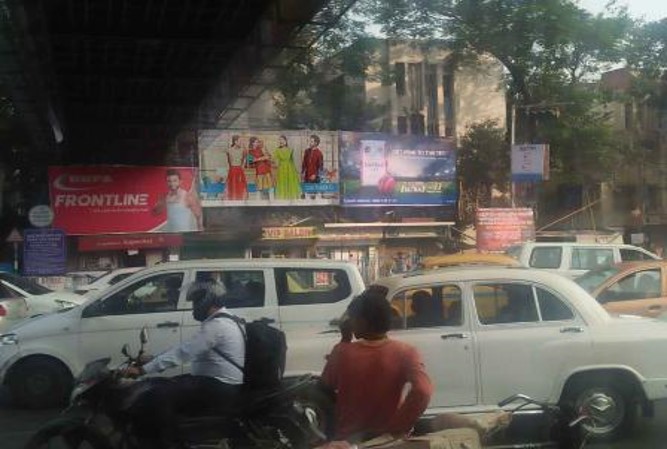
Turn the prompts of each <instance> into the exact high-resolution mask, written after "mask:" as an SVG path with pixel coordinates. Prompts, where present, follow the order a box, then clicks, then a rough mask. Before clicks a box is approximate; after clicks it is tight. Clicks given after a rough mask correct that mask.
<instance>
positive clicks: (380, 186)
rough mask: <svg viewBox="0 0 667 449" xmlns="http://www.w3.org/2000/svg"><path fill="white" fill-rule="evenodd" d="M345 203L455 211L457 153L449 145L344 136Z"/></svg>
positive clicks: (405, 138)
mask: <svg viewBox="0 0 667 449" xmlns="http://www.w3.org/2000/svg"><path fill="white" fill-rule="evenodd" d="M339 148H340V153H341V154H340V173H341V175H340V176H341V184H342V186H343V187H342V203H343V204H345V205H359V206H375V205H377V206H382V205H392V204H393V205H400V206H442V205H448V206H453V205H455V204H456V200H457V196H458V191H457V188H456V152H455V151H454V146H453V145H452V143H451V142H450V141H448V140H444V139H435V138H429V137H420V136H390V135H387V134H375V133H372V134H371V133H352V132H342V133H340V143H339Z"/></svg>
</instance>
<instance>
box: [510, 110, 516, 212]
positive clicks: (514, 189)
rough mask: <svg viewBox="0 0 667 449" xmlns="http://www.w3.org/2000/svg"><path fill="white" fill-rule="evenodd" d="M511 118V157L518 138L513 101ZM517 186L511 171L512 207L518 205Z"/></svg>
mask: <svg viewBox="0 0 667 449" xmlns="http://www.w3.org/2000/svg"><path fill="white" fill-rule="evenodd" d="M510 120H511V122H512V124H511V127H510V128H511V129H510V158H511V157H512V156H511V149H512V148H514V142H515V140H516V105H515V104H514V102H512V112H511V114H510ZM515 197H516V186H515V184H514V179H512V174H511V173H510V201H511V204H512V208H515V207H516V200H515Z"/></svg>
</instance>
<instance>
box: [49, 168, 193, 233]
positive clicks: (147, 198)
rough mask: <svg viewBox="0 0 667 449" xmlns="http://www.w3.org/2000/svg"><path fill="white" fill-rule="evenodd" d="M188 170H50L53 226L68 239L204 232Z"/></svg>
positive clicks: (190, 174)
mask: <svg viewBox="0 0 667 449" xmlns="http://www.w3.org/2000/svg"><path fill="white" fill-rule="evenodd" d="M196 184H197V169H196V168H192V167H134V166H72V167H62V166H55V167H49V193H50V196H51V207H52V208H53V211H54V215H55V218H54V223H53V225H54V227H56V228H59V229H63V230H64V231H65V232H66V233H67V234H69V235H90V234H123V233H142V232H192V231H200V230H202V229H203V218H202V209H201V203H200V201H199V197H198V194H197V185H196Z"/></svg>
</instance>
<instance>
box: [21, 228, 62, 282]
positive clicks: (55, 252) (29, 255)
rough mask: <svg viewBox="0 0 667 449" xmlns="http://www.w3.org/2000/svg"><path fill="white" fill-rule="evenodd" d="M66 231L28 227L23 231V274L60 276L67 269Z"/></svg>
mask: <svg viewBox="0 0 667 449" xmlns="http://www.w3.org/2000/svg"><path fill="white" fill-rule="evenodd" d="M66 255H67V252H66V240H65V233H64V232H63V231H61V230H60V229H50V228H47V229H26V230H25V231H24V233H23V274H24V275H25V276H58V275H62V274H65V273H66V271H67V259H66Z"/></svg>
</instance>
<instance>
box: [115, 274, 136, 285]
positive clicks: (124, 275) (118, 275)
mask: <svg viewBox="0 0 667 449" xmlns="http://www.w3.org/2000/svg"><path fill="white" fill-rule="evenodd" d="M133 274H134V273H120V274H117V275H116V276H114V277H112V278H111V279H109V285H114V284H117V283H119V282H120V281H122V280H123V279H125V278H128V277H130V276H132V275H133Z"/></svg>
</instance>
